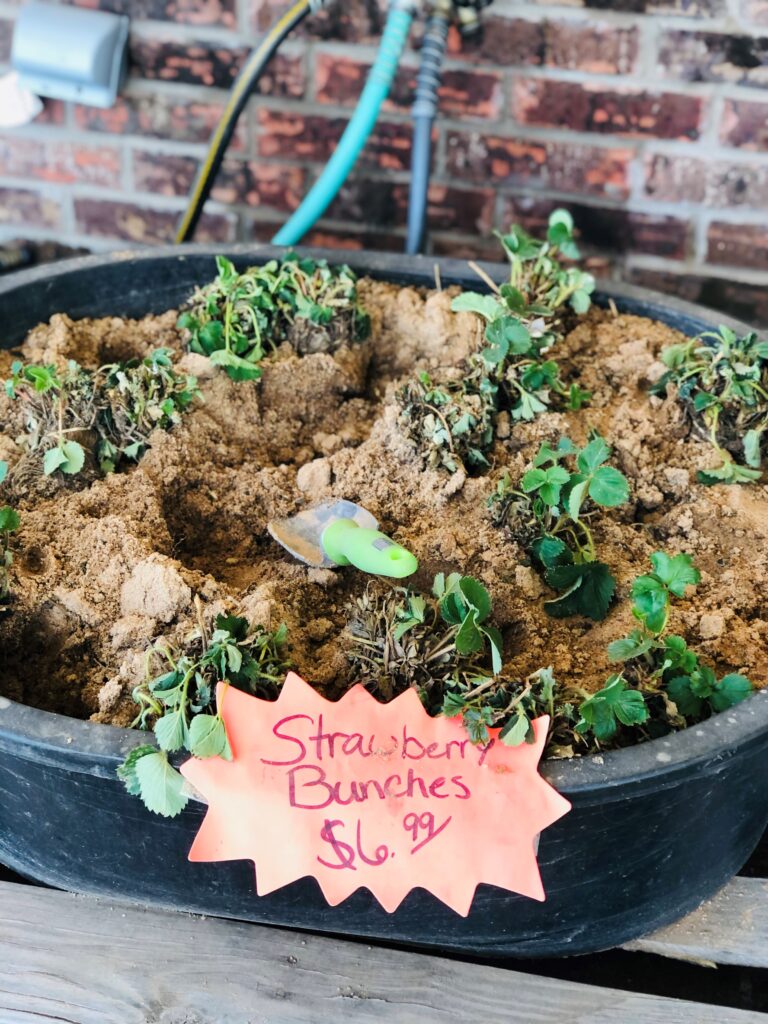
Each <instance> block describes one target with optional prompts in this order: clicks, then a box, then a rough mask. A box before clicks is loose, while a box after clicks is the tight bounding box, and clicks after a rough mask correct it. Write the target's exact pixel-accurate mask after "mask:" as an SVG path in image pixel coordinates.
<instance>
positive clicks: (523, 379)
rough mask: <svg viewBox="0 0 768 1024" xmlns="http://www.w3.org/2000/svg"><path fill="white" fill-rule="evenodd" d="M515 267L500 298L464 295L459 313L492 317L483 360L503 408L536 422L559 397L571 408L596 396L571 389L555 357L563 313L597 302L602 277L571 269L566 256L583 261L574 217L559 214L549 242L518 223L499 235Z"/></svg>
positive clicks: (582, 310) (456, 307)
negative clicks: (565, 262)
mask: <svg viewBox="0 0 768 1024" xmlns="http://www.w3.org/2000/svg"><path fill="white" fill-rule="evenodd" d="M499 238H500V240H501V242H502V244H503V246H504V249H505V252H506V254H507V257H508V259H509V262H510V280H509V282H508V283H506V284H503V285H501V287H500V288H499V289H498V291H497V293H496V294H495V295H485V294H479V293H477V292H464V293H462V294H461V295H459V296H457V297H456V298H455V299H454V300H453V302H452V304H451V308H452V309H453V310H454V311H456V312H458V311H464V312H471V313H476V314H477V315H478V316H480V317H482V318H483V319H484V320H485V323H486V326H485V333H484V339H485V342H486V344H485V345H484V347H483V348H482V349H481V350H480V353H479V360H480V361H481V362H482V363H483V364H484V365H485V367H486V369H487V372H488V374H489V375H490V376H491V378H492V380H493V381H494V383H495V384H496V386H497V388H498V392H499V407H500V408H502V409H507V410H509V412H510V414H511V416H512V418H513V419H522V420H531V419H533V418H534V417H535V416H536V415H537V414H538V413H541V412H544V411H545V409H547V407H548V406H549V405H551V403H552V399H553V396H554V397H556V398H557V399H558V400H559V401H561V402H562V403H563V404H564V405H566V407H567V408H570V409H579V408H581V406H582V405H583V404H584V403H585V402H587V401H588V400H589V398H590V394H589V392H587V391H583V390H582V389H581V388H580V387H579V386H578V385H577V384H571V385H566V383H565V382H564V381H563V379H562V377H561V374H560V368H559V366H558V364H557V362H556V361H555V360H554V359H551V358H550V357H549V352H550V351H551V350H552V349H553V348H554V347H555V345H556V343H557V341H558V340H559V337H560V332H561V326H562V325H561V320H560V311H561V310H562V309H563V307H565V306H566V305H569V306H570V307H571V309H572V310H573V311H574V312H576V313H585V312H586V311H587V310H588V309H589V306H590V304H591V298H590V296H591V293H592V291H593V290H594V285H595V282H594V278H593V277H592V276H591V275H590V274H585V273H583V272H582V271H580V270H577V269H576V268H573V267H569V268H565V267H563V266H562V264H561V262H560V258H561V257H562V256H564V257H566V258H568V259H576V258H578V256H579V252H578V248H577V246H576V244H575V242H574V240H573V219H572V218H571V215H570V214H569V213H568V212H567V211H566V210H555V211H554V212H553V213H552V214H551V216H550V219H549V226H548V229H547V238H546V240H545V241H537V240H536V239H533V238H531V236H530V235H528V234H527V233H526V232H525V231H523V229H522V228H520V227H518V226H513V227H512V228H511V229H510V231H509V233H508V234H506V235H499Z"/></svg>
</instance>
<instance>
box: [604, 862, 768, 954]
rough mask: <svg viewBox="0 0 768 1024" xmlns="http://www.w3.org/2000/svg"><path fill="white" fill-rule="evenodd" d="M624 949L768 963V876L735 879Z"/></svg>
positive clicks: (628, 944)
mask: <svg viewBox="0 0 768 1024" xmlns="http://www.w3.org/2000/svg"><path fill="white" fill-rule="evenodd" d="M624 949H630V950H638V951H640V952H642V953H661V954H662V955H663V956H669V957H674V958H675V959H678V960H693V961H694V962H696V963H704V964H710V965H712V966H715V965H716V964H738V965H740V966H742V967H768V880H767V879H764V878H734V879H733V881H732V882H729V883H728V885H726V886H725V887H724V888H723V889H721V890H720V892H719V893H717V895H716V896H714V897H713V898H712V899H711V900H707V902H706V903H704V904H703V905H702V906H701V907H699V909H698V910H694V911H693V913H692V914H688V915H687V916H686V917H684V918H682V919H681V920H680V921H677V922H676V923H675V924H671V925H669V926H668V927H667V928H660V929H659V930H658V931H656V932H652V933H651V934H650V935H646V936H645V937H644V938H642V939H638V940H637V941H635V942H629V943H627V945H625V946H624Z"/></svg>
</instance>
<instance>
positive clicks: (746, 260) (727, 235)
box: [707, 221, 768, 270]
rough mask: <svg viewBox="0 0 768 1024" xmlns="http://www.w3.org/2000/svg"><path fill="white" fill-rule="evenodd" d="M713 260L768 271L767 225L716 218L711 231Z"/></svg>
mask: <svg viewBox="0 0 768 1024" xmlns="http://www.w3.org/2000/svg"><path fill="white" fill-rule="evenodd" d="M707 259H708V260H709V262H710V263H724V264H727V265H728V266H738V267H753V268H754V269H755V270H768V231H766V230H765V225H764V224H731V223H729V222H728V221H713V222H712V223H711V224H710V225H709V230H708V232H707Z"/></svg>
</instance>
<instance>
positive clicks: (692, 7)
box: [535, 0, 726, 18]
mask: <svg viewBox="0 0 768 1024" xmlns="http://www.w3.org/2000/svg"><path fill="white" fill-rule="evenodd" d="M535 3H537V4H539V5H540V6H546V5H548V4H549V3H551V0H535ZM569 3H571V4H573V5H574V6H576V7H589V8H592V9H595V10H608V11H625V12H627V13H629V14H677V15H680V16H688V17H690V18H700V17H709V16H711V15H715V14H722V13H723V12H724V11H725V10H726V0H569Z"/></svg>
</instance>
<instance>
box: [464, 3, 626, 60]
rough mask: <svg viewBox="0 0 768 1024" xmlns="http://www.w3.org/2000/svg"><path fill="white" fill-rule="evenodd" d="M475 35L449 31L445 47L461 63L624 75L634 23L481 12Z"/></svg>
mask: <svg viewBox="0 0 768 1024" xmlns="http://www.w3.org/2000/svg"><path fill="white" fill-rule="evenodd" d="M483 25H484V26H485V29H484V32H483V34H482V35H481V36H480V37H479V38H478V39H476V40H465V39H462V38H461V37H460V36H459V34H458V32H455V31H452V32H451V35H450V36H449V52H450V54H451V56H452V57H454V58H456V59H457V60H461V61H464V62H467V63H469V62H472V63H474V64H481V65H483V66H486V65H488V64H496V65H499V66H501V67H512V66H520V65H529V66H533V67H541V66H546V67H553V68H564V69H567V70H572V71H587V72H589V73H590V74H607V75H611V74H628V73H629V72H631V71H632V70H633V69H634V67H635V63H636V61H637V48H638V32H637V28H636V27H634V26H632V27H627V26H623V25H613V24H611V23H609V22H601V21H572V20H570V19H568V20H567V21H565V20H557V19H547V20H546V21H527V20H525V19H523V18H506V17H501V16H497V15H492V14H489V13H487V12H486V14H485V15H484V17H483Z"/></svg>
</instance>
